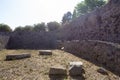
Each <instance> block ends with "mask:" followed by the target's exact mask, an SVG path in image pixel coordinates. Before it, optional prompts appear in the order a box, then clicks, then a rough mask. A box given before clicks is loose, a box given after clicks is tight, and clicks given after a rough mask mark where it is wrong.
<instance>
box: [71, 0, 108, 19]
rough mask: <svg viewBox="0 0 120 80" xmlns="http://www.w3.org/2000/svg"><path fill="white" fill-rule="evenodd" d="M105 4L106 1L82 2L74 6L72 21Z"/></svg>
mask: <svg viewBox="0 0 120 80" xmlns="http://www.w3.org/2000/svg"><path fill="white" fill-rule="evenodd" d="M105 3H106V0H84V1H82V2H80V3H78V4H77V5H76V7H75V9H74V12H73V19H74V18H75V17H78V16H80V15H83V14H86V13H89V12H91V11H92V10H94V9H95V8H98V7H101V6H103V5H104V4H105Z"/></svg>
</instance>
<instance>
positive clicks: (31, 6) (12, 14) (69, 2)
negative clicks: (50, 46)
mask: <svg viewBox="0 0 120 80" xmlns="http://www.w3.org/2000/svg"><path fill="white" fill-rule="evenodd" d="M80 1H81V0H0V23H5V24H8V25H9V26H10V27H11V28H12V29H14V28H15V27H18V26H25V25H33V24H36V23H40V22H45V23H47V22H50V21H57V22H60V21H61V19H62V16H63V14H64V13H66V12H67V11H71V12H73V9H74V7H75V6H76V4H77V3H79V2H80Z"/></svg>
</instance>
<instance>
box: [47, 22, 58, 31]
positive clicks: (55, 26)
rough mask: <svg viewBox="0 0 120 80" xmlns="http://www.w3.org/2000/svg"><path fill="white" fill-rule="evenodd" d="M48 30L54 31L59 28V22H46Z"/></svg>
mask: <svg viewBox="0 0 120 80" xmlns="http://www.w3.org/2000/svg"><path fill="white" fill-rule="evenodd" d="M47 26H48V30H49V31H55V30H57V29H59V28H60V24H59V23H58V22H55V21H54V22H49V23H47Z"/></svg>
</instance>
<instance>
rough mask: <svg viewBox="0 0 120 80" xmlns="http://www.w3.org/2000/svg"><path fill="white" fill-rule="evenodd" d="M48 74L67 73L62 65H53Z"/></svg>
mask: <svg viewBox="0 0 120 80" xmlns="http://www.w3.org/2000/svg"><path fill="white" fill-rule="evenodd" d="M49 75H67V70H66V68H64V67H63V66H53V67H51V68H50V71H49Z"/></svg>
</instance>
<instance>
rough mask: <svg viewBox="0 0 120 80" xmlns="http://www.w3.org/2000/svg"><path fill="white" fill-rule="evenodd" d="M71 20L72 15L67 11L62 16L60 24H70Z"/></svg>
mask: <svg viewBox="0 0 120 80" xmlns="http://www.w3.org/2000/svg"><path fill="white" fill-rule="evenodd" d="M71 19H72V13H71V12H69V11H68V12H67V13H65V14H64V15H63V18H62V24H65V23H66V22H70V21H71Z"/></svg>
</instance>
